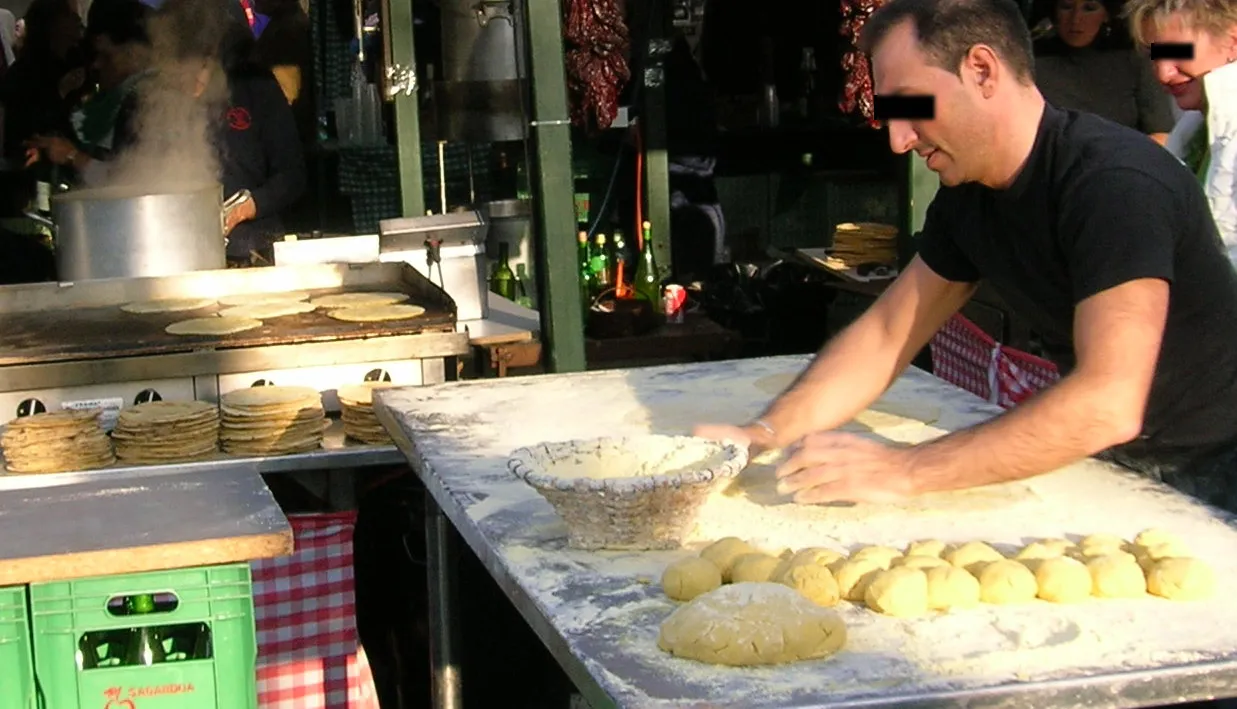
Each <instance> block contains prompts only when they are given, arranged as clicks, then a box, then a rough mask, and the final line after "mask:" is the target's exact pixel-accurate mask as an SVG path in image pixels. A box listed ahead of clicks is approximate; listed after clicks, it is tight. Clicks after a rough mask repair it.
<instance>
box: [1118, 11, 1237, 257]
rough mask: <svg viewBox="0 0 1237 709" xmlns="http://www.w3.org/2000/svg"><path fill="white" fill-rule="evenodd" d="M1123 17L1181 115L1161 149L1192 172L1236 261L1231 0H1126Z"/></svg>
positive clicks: (1235, 41) (1236, 55)
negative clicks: (1166, 149)
mask: <svg viewBox="0 0 1237 709" xmlns="http://www.w3.org/2000/svg"><path fill="white" fill-rule="evenodd" d="M1125 15H1126V17H1127V19H1128V20H1129V23H1130V32H1131V34H1132V35H1133V36H1134V39H1135V41H1137V42H1138V44H1139V45H1140V46H1142V47H1144V48H1146V49H1147V51H1148V53H1149V54H1150V56H1151V59H1152V61H1153V62H1154V64H1155V72H1156V78H1158V79H1159V81H1160V84H1161V85H1163V86H1164V88H1165V90H1167V91H1168V93H1169V94H1171V95H1172V97H1173V99H1174V100H1175V101H1176V102H1177V106H1178V107H1180V108H1181V109H1182V110H1183V111H1186V112H1187V113H1186V114H1185V115H1183V116H1182V117H1181V120H1180V121H1178V123H1177V126H1176V127H1175V128H1174V129H1173V132H1172V134H1171V135H1170V136H1169V139H1168V144H1167V147H1168V149H1169V150H1171V151H1173V153H1174V154H1175V155H1176V156H1177V157H1178V158H1180V159H1181V160H1182V161H1183V162H1185V163H1186V164H1187V165H1188V166H1189V167H1190V168H1191V169H1194V170H1195V171H1196V172H1197V174H1198V176H1199V179H1200V180H1201V181H1202V184H1203V189H1204V191H1205V192H1206V193H1207V200H1208V201H1209V202H1210V203H1211V214H1212V216H1213V217H1214V218H1215V222H1216V227H1217V228H1218V229H1219V232H1220V238H1221V239H1222V240H1223V241H1224V246H1225V248H1226V250H1227V251H1228V254H1229V259H1230V260H1232V261H1233V262H1234V263H1237V0H1131V1H1130V3H1129V5H1127V6H1126V10H1125Z"/></svg>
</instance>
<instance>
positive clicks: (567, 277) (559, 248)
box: [524, 0, 585, 372]
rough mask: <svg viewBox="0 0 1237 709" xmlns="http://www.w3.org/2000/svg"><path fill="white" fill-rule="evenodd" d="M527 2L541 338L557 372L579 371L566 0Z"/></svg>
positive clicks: (580, 328)
mask: <svg viewBox="0 0 1237 709" xmlns="http://www.w3.org/2000/svg"><path fill="white" fill-rule="evenodd" d="M524 7H525V11H524V21H525V25H526V26H527V27H528V45H529V58H530V65H531V66H530V70H531V76H530V79H531V82H530V83H531V86H532V106H533V115H532V119H533V120H532V122H531V127H532V131H531V134H530V140H532V141H533V147H534V148H535V151H536V152H535V153H534V154H535V156H536V158H535V161H534V162H535V164H536V170H531V169H530V170H529V177H530V182H531V183H532V184H531V186H532V189H533V195H534V198H535V199H534V204H535V206H536V208H537V219H536V227H537V252H538V253H540V254H541V259H542V261H543V265H542V266H541V269H542V273H544V274H545V275H544V278H543V282H544V283H545V294H544V296H543V297H542V299H541V336H542V339H543V341H544V342H545V344H546V348H547V352H548V356H547V362H548V364H549V368H550V371H553V372H579V371H583V370H584V367H585V360H584V328H583V318H584V313H583V303H581V302H580V281H579V277H580V274H579V268H578V265H577V264H576V234H575V226H576V216H575V201H574V191H573V183H572V171H571V122H570V120H569V119H568V116H567V77H566V73H565V70H564V62H563V27H562V15H563V12H562V8H561V7H560V6H559V0H526V1H525V3H524Z"/></svg>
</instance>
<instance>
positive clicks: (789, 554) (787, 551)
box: [777, 548, 795, 559]
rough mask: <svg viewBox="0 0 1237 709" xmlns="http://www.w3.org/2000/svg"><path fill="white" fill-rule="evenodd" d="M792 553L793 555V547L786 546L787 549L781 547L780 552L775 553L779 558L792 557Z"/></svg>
mask: <svg viewBox="0 0 1237 709" xmlns="http://www.w3.org/2000/svg"><path fill="white" fill-rule="evenodd" d="M794 555H795V550H794V549H789V548H787V549H783V550H782V553H781V554H778V555H777V558H779V559H789V558H790V557H792V556H794Z"/></svg>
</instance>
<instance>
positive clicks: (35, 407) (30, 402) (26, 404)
mask: <svg viewBox="0 0 1237 709" xmlns="http://www.w3.org/2000/svg"><path fill="white" fill-rule="evenodd" d="M42 413H47V407H46V406H44V405H43V402H41V401H39V400H38V399H26V400H25V401H23V402H21V403H20V404H18V405H17V416H18V418H20V417H22V416H33V415H34V414H42Z"/></svg>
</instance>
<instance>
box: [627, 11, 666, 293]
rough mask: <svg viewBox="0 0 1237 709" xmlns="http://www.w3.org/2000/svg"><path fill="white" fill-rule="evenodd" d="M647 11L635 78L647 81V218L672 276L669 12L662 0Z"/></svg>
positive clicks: (644, 112) (659, 258) (659, 256)
mask: <svg viewBox="0 0 1237 709" xmlns="http://www.w3.org/2000/svg"><path fill="white" fill-rule="evenodd" d="M644 11H645V12H646V13H648V12H651V13H653V18H652V21H649V18H647V17H645V18H643V19H642V21H643V22H645V26H646V27H649V28H650V32H649V36H648V37H647V43H646V44H645V46H644V47H642V48H641V49H642V50H643V51H644V52H645V57H646V59H645V64H644V66H645V67H646V71H645V73H644V76H640V77H635V78H636V80H637V81H643V82H644V86H643V87H642V88H641V91H642V92H643V95H644V106H643V107H642V110H641V112H640V120H641V121H642V122H643V128H642V129H641V130H642V131H643V134H642V138H643V141H644V184H645V195H646V200H647V204H648V211H647V212H646V215H645V219H647V220H648V222H649V224H650V225H651V226H652V227H653V255H654V256H655V257H656V258H657V267H658V268H659V269H660V270H661V272H662V274H665V275H668V274H669V273H670V272H671V270H672V268H673V265H674V264H673V263H671V260H670V253H671V250H670V240H671V239H672V238H673V234H671V233H670V156H669V154H668V152H667V139H666V78H665V69H664V63H665V59H666V56H667V55H668V54H669V53H670V41H669V39H668V35H669V27H668V21H669V14H668V13H667V12H666V7H665V5H664V4H663V3H661V2H659V1H658V0H650V1H649V2H648V3H646V5H645V8H644Z"/></svg>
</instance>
